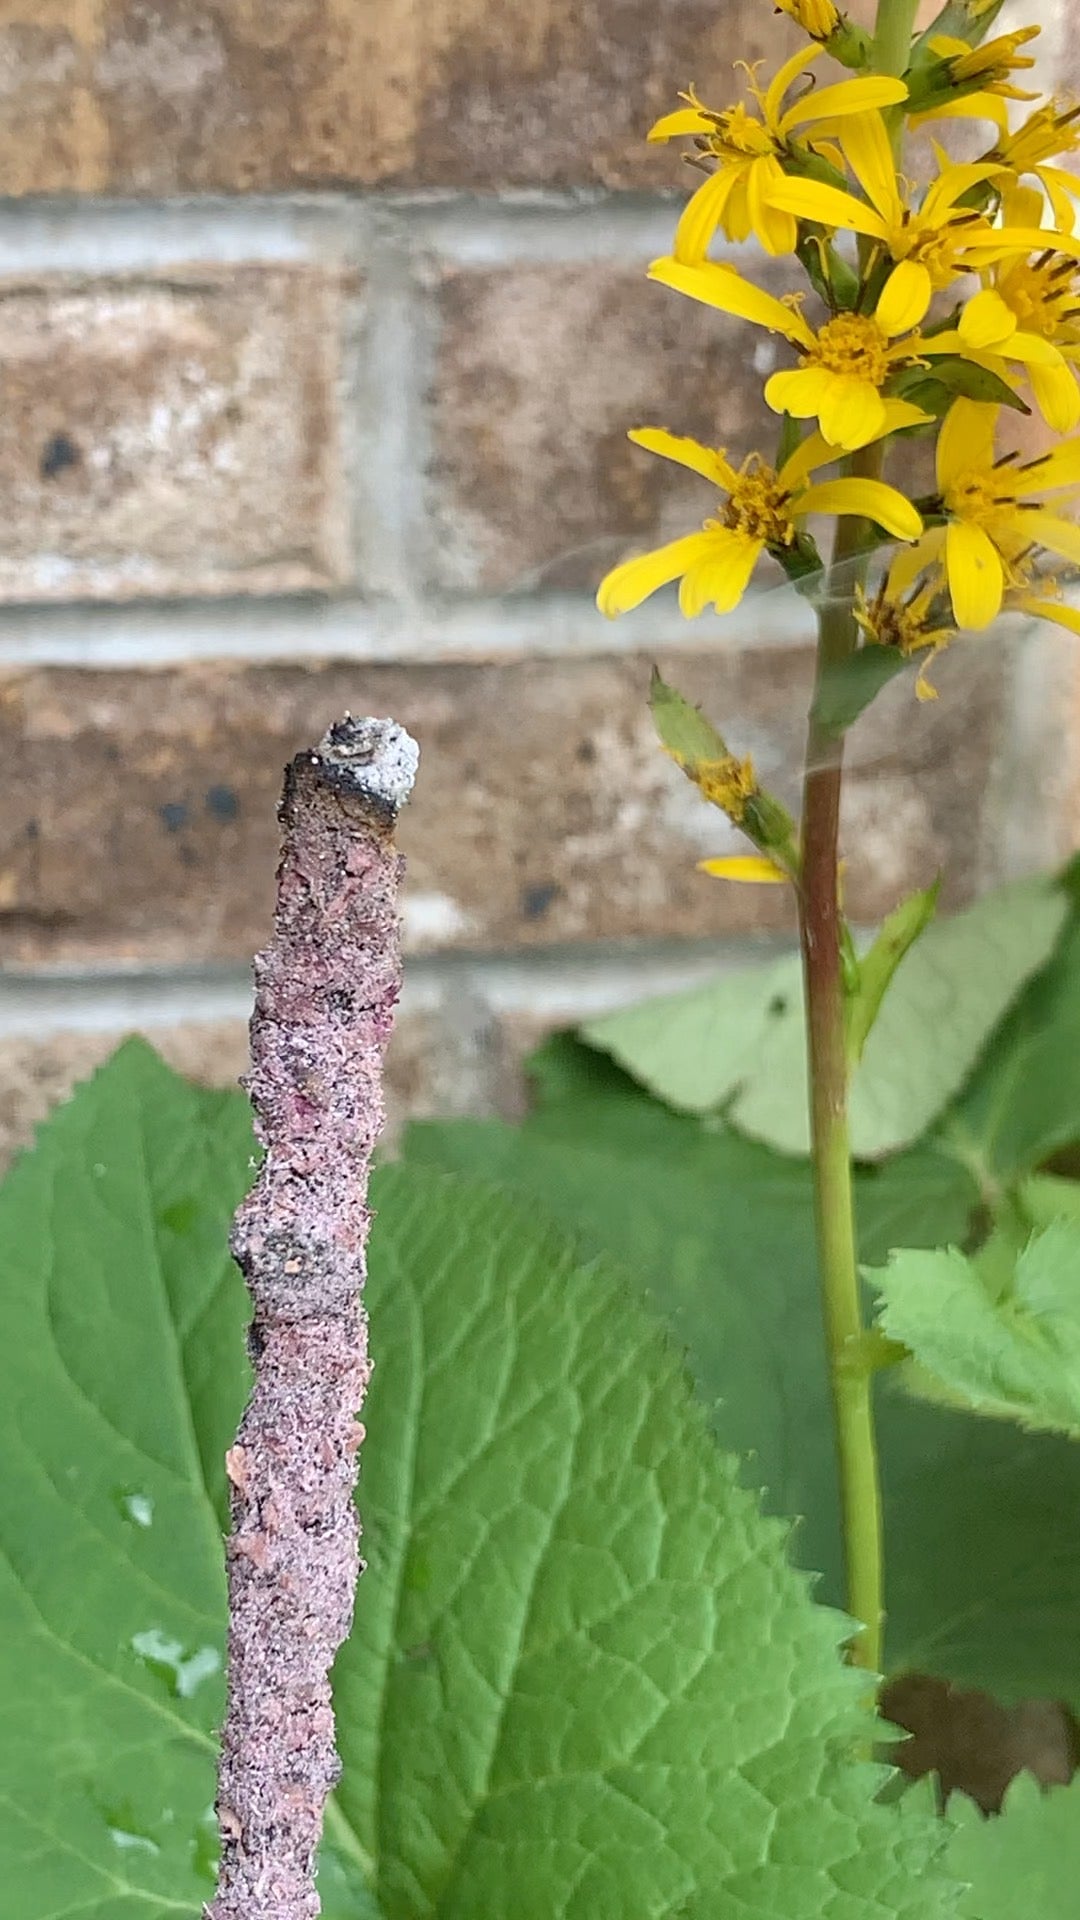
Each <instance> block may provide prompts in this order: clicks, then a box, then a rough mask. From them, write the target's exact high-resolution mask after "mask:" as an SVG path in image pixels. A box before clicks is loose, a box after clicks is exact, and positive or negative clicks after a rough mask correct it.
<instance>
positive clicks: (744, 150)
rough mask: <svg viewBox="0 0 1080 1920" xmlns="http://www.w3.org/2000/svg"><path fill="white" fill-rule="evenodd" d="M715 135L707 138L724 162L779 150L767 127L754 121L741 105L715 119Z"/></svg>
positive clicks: (731, 108)
mask: <svg viewBox="0 0 1080 1920" xmlns="http://www.w3.org/2000/svg"><path fill="white" fill-rule="evenodd" d="M715 118H716V132H715V133H712V134H708V135H706V138H707V140H708V142H709V145H710V147H711V148H712V151H713V152H714V153H715V154H716V156H717V158H718V159H721V160H735V159H738V160H745V159H747V158H753V157H756V156H759V155H761V154H763V153H774V152H775V151H776V148H775V145H774V143H773V139H772V136H771V134H770V133H769V130H768V128H767V127H763V126H762V124H761V121H760V120H755V118H754V116H753V114H752V113H747V111H746V108H745V107H744V106H743V105H742V104H741V103H740V104H739V105H738V106H737V107H728V109H727V111H726V112H725V113H718V114H717V115H716V116H715Z"/></svg>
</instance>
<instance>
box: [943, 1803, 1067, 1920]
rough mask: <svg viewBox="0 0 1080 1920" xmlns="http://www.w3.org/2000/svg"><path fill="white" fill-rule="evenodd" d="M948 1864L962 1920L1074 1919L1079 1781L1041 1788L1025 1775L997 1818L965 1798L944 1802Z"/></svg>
mask: <svg viewBox="0 0 1080 1920" xmlns="http://www.w3.org/2000/svg"><path fill="white" fill-rule="evenodd" d="M948 1820H949V1825H950V1826H951V1827H952V1829H953V1836H952V1840H951V1842H950V1845H949V1862H950V1865H951V1866H952V1868H953V1870H954V1872H955V1874H956V1877H957V1879H958V1880H960V1881H966V1882H967V1883H968V1890H967V1892H966V1893H965V1894H964V1896H963V1899H962V1901H961V1906H960V1912H961V1915H962V1916H963V1920H1027V1916H1029V1915H1030V1916H1032V1920H1034V1917H1035V1916H1037V1920H1075V1916H1076V1890H1077V1887H1078V1886H1080V1779H1076V1780H1074V1781H1073V1783H1072V1785H1071V1786H1068V1787H1051V1788H1050V1790H1049V1792H1047V1791H1046V1790H1045V1789H1044V1788H1042V1787H1041V1786H1040V1785H1039V1783H1038V1781H1037V1780H1034V1779H1033V1778H1032V1776H1031V1774H1029V1773H1022V1774H1019V1775H1018V1776H1017V1778H1016V1779H1015V1780H1014V1781H1013V1782H1012V1785H1011V1786H1010V1787H1009V1790H1008V1792H1007V1793H1006V1795H1005V1800H1004V1804H1003V1806H1002V1809H1001V1813H1000V1815H999V1817H998V1818H997V1819H994V1820H985V1819H984V1818H983V1816H982V1814H981V1813H980V1812H979V1811H978V1808H977V1807H975V1806H974V1805H973V1803H972V1802H971V1801H970V1800H965V1799H964V1798H963V1797H962V1796H961V1795H955V1796H954V1797H953V1799H952V1800H951V1801H950V1803H949V1813H948Z"/></svg>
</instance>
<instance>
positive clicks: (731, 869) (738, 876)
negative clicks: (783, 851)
mask: <svg viewBox="0 0 1080 1920" xmlns="http://www.w3.org/2000/svg"><path fill="white" fill-rule="evenodd" d="M697 870H698V872H699V873H711V874H712V875H713V876H714V878H715V879H717V880H743V881H749V882H750V883H751V884H752V885H755V886H763V885H764V886H771V885H774V884H776V883H778V882H782V881H785V880H789V879H790V878H791V876H790V874H787V873H785V872H784V869H783V867H778V866H777V864H776V862H775V860H769V859H768V858H767V857H766V855H765V854H763V853H731V854H727V855H726V856H725V857H724V858H723V859H720V860H699V861H698V863H697Z"/></svg>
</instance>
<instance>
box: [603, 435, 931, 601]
mask: <svg viewBox="0 0 1080 1920" xmlns="http://www.w3.org/2000/svg"><path fill="white" fill-rule="evenodd" d="M630 439H631V440H633V441H634V442H635V443H636V445H637V446H639V447H646V448H647V449H648V450H649V452H650V453H658V454H660V455H662V456H663V458H664V459H666V460H677V461H678V462H679V464H680V465H681V466H684V467H689V468H691V470H692V471H693V472H694V473H699V474H701V475H702V477H703V478H704V479H706V480H711V481H712V483H713V485H714V486H715V487H718V488H719V489H720V490H721V492H723V493H725V494H726V495H727V498H726V500H725V501H724V502H723V503H722V505H721V508H720V511H719V514H718V516H717V517H716V518H714V519H709V520H706V522H705V524H704V526H703V527H702V529H701V531H700V532H699V533H690V534H685V535H684V536H683V538H682V539H680V540H671V541H669V542H668V544H667V545H666V546H663V547H658V548H657V549H656V551H655V552H653V553H643V554H640V555H639V556H638V557H637V558H636V559H634V560H625V561H623V563H622V565H621V566H618V567H615V568H614V569H613V570H612V572H611V573H609V574H608V576H607V578H606V579H605V580H603V581H602V582H601V584H600V590H599V592H598V594H597V596H596V603H597V606H598V607H599V609H600V611H601V613H603V614H606V615H607V617H608V619H611V620H613V619H615V618H616V617H617V616H618V615H619V614H620V613H628V612H629V611H630V609H631V608H632V607H637V606H640V604H641V602H642V601H643V600H647V599H648V597H649V595H650V594H651V593H655V592H656V591H657V589H658V588H659V587H665V586H667V585H668V584H669V583H670V582H671V581H672V580H678V581H679V582H680V587H679V606H680V607H681V609H682V611H683V613H684V614H685V615H686V617H687V619H693V618H694V616H695V615H696V614H699V613H701V612H702V610H703V609H704V608H705V607H707V606H714V607H715V608H716V611H717V612H718V613H729V612H730V611H731V609H732V607H735V606H738V603H739V601H740V600H741V599H742V596H743V594H744V593H745V591H746V588H747V585H748V583H749V580H750V576H751V574H752V573H753V571H754V568H755V566H756V564H757V562H758V560H759V559H760V557H761V555H762V554H763V553H764V552H765V551H766V550H768V551H769V552H771V553H775V554H783V553H785V552H786V551H787V550H789V549H790V548H791V547H793V546H794V545H795V542H796V540H797V538H798V534H799V526H800V522H802V521H803V520H805V519H806V517H807V515H808V514H811V513H838V514H839V513H843V514H858V515H860V516H864V517H866V518H868V519H871V520H874V521H876V522H877V524H878V526H880V527H882V528H883V529H884V531H885V532H886V533H888V534H891V535H892V536H893V537H894V539H897V540H917V539H918V537H919V534H920V533H921V531H922V521H921V519H920V518H919V515H918V513H917V512H916V510H915V508H914V507H913V506H912V505H911V502H910V501H909V500H905V498H904V496H903V494H902V493H898V492H897V491H896V489H895V487H889V486H886V485H885V483H884V482H883V481H881V480H859V479H847V478H845V479H840V480H823V481H819V482H817V483H816V484H813V485H811V484H810V483H809V476H810V475H811V474H812V473H814V472H816V470H817V469H818V468H819V467H823V466H827V465H828V464H829V462H830V461H831V460H835V458H836V451H835V449H834V448H833V447H830V446H828V445H827V444H826V442H825V441H824V440H822V439H821V437H820V435H818V434H811V435H810V436H809V437H808V439H806V440H804V441H803V443H802V445H801V446H800V447H798V448H796V450H795V452H794V453H793V454H792V456H791V458H790V459H789V460H786V461H785V462H784V464H783V466H782V467H781V468H780V470H779V472H777V471H776V469H775V468H773V467H770V466H767V465H766V463H765V462H764V461H763V460H762V459H760V458H759V456H758V455H757V454H751V455H750V456H749V458H748V459H746V460H744V462H743V464H742V466H741V467H740V468H739V469H738V470H737V471H736V469H735V468H734V467H733V466H731V465H730V464H729V462H728V460H727V458H726V456H725V454H724V453H723V451H722V450H720V449H718V448H715V447H703V446H700V445H699V443H698V442H697V441H696V440H688V439H682V438H680V437H678V436H677V435H675V434H673V433H667V432H665V430H664V429H663V428H661V427H639V428H637V429H636V430H635V431H634V432H633V433H631V435H630Z"/></svg>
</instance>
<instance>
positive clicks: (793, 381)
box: [765, 367, 837, 460]
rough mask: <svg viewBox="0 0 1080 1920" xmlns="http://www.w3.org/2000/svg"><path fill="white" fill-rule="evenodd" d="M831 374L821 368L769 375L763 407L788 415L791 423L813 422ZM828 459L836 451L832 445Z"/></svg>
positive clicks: (794, 369)
mask: <svg viewBox="0 0 1080 1920" xmlns="http://www.w3.org/2000/svg"><path fill="white" fill-rule="evenodd" d="M833 379H835V375H834V374H831V373H826V371H825V369H824V367H793V368H792V369H791V370H790V371H789V372H788V371H786V372H783V373H772V374H770V375H769V378H768V379H767V380H766V382H765V405H766V406H767V407H771V408H772V409H773V412H774V413H790V414H791V416H792V418H793V419H794V420H816V418H817V413H818V408H819V407H820V405H821V402H822V399H823V397H824V394H825V391H826V389H827V387H828V384H829V382H830V380H833ZM831 457H832V459H834V460H835V459H836V457H837V451H836V447H835V446H833V448H832V453H831Z"/></svg>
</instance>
